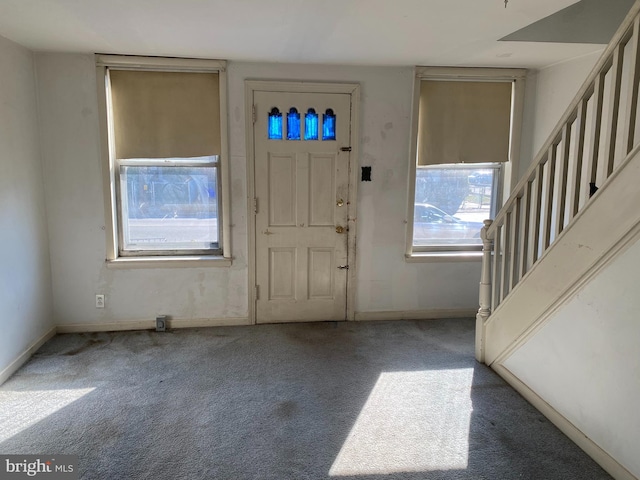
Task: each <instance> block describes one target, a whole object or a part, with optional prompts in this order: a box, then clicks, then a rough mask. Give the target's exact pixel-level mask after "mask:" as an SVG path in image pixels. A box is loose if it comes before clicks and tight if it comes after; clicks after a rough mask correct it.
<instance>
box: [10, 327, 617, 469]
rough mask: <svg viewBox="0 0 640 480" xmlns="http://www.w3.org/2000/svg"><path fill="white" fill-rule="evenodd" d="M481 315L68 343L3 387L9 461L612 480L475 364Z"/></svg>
mask: <svg viewBox="0 0 640 480" xmlns="http://www.w3.org/2000/svg"><path fill="white" fill-rule="evenodd" d="M473 328H474V321H473V320H467V319H463V320H426V321H402V322H380V323H319V324H297V325H265V326H254V327H220V328H208V329H192V330H175V331H173V332H167V333H155V332H147V331H142V332H126V333H97V334H68V335H58V336H56V337H55V338H53V339H52V340H51V341H49V342H48V343H47V344H46V345H44V346H43V347H42V348H41V349H40V350H39V351H38V352H37V353H36V355H35V356H34V357H33V358H32V359H31V360H30V361H29V362H28V363H27V364H26V365H25V366H24V367H23V368H22V369H20V370H19V371H18V372H17V373H16V374H15V375H14V376H13V377H12V378H11V379H10V380H9V381H7V382H6V383H5V384H4V385H3V386H2V387H0V453H2V454H14V453H15V454H27V453H34V454H76V455H79V458H80V466H79V470H80V474H81V475H80V477H81V478H85V479H110V480H118V479H233V480H240V479H274V480H276V479H277V480H283V479H296V480H297V479H314V480H316V479H328V478H332V479H337V480H378V479H408V480H418V479H443V480H449V479H487V480H496V479H498V480H500V479H535V480H541V479H559V480H560V479H562V480H571V479H576V480H577V479H580V480H587V479H605V478H610V477H609V476H608V475H607V474H606V473H605V472H604V471H603V470H602V469H601V468H600V467H599V466H598V465H597V464H595V463H594V462H593V461H592V460H591V459H590V458H589V457H587V456H586V454H584V453H583V452H582V451H581V450H580V449H579V448H578V447H576V446H575V445H574V444H573V443H572V442H571V441H570V440H569V439H568V438H566V437H565V436H564V435H563V434H562V433H561V432H560V431H558V430H557V429H556V428H555V427H554V426H553V425H552V424H551V423H550V422H549V421H547V420H546V419H545V418H544V417H543V416H542V415H541V414H540V413H538V412H537V411H536V410H535V409H534V408H533V407H531V406H530V405H529V404H528V403H527V402H526V401H525V400H524V399H522V397H520V396H519V395H518V394H517V393H516V392H515V391H514V390H512V389H511V388H510V387H509V386H507V385H506V384H505V383H504V382H503V381H502V380H501V379H500V378H499V377H498V376H497V375H496V374H495V373H493V372H492V371H491V370H490V369H488V368H487V367H485V366H483V365H480V364H478V363H476V362H475V360H474V358H473V341H474V332H473Z"/></svg>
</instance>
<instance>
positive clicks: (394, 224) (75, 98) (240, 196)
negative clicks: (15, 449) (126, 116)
mask: <svg viewBox="0 0 640 480" xmlns="http://www.w3.org/2000/svg"><path fill="white" fill-rule="evenodd" d="M36 59H37V65H38V85H39V92H40V97H41V105H42V108H41V111H42V113H41V129H42V147H43V151H44V152H45V155H44V168H45V174H46V198H47V203H48V205H50V208H49V215H48V221H49V229H50V238H51V251H52V252H53V253H52V272H53V288H54V299H55V300H54V311H55V318H56V322H58V323H60V324H70V323H100V322H112V321H116V322H118V321H126V320H138V319H152V318H153V317H154V316H155V315H156V314H158V313H165V314H167V315H171V316H173V317H176V318H243V317H246V316H247V314H248V306H247V284H248V280H249V279H248V278H247V272H248V270H247V237H246V234H247V210H246V208H247V207H246V205H247V204H246V194H247V192H246V190H247V189H246V161H247V157H246V151H245V150H246V144H245V133H246V132H245V119H244V80H245V79H278V80H282V79H290V80H313V81H336V82H358V83H360V84H361V94H362V104H361V105H362V106H361V112H360V114H361V125H360V135H361V136H360V146H361V159H360V162H359V163H360V164H361V165H370V166H372V167H373V173H372V179H373V181H372V182H369V183H360V185H359V198H358V248H357V268H358V282H357V285H356V291H357V301H356V310H357V311H359V312H376V311H407V310H408V311H415V310H429V309H460V308H462V309H474V308H476V305H477V295H478V294H477V288H478V281H479V272H480V264H479V263H478V262H472V263H464V262H461V263H429V264H409V263H406V262H405V260H404V245H405V243H404V242H405V232H406V225H405V219H406V210H407V178H408V167H409V160H408V149H409V123H410V118H409V117H410V107H411V94H412V82H413V71H412V69H411V68H369V67H339V66H326V65H273V64H254V63H236V62H230V63H229V66H228V85H229V87H228V88H229V92H228V96H229V137H230V150H231V152H230V154H231V168H230V174H231V196H232V204H231V211H232V215H231V216H232V220H231V223H232V224H233V225H234V227H233V230H232V248H233V256H234V261H233V266H232V267H231V268H173V269H125V270H113V269H108V268H106V266H105V263H104V258H105V238H104V232H103V230H102V228H103V226H104V205H103V201H102V198H103V197H102V192H101V185H102V183H101V177H100V170H99V162H100V159H99V130H98V118H97V105H96V79H95V69H94V60H93V57H92V56H89V55H73V54H39V55H37V57H36ZM95 293H104V294H105V295H106V308H105V309H104V310H96V309H95V307H94V295H95Z"/></svg>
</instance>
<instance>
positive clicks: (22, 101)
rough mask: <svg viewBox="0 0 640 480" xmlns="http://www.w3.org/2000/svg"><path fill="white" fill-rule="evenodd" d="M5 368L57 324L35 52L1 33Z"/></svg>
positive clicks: (0, 277) (0, 348)
mask: <svg viewBox="0 0 640 480" xmlns="http://www.w3.org/2000/svg"><path fill="white" fill-rule="evenodd" d="M0 65H2V67H1V68H0V106H1V107H0V205H2V208H0V232H2V234H1V235H0V315H2V320H1V326H2V334H0V372H2V371H3V370H5V368H7V367H8V366H9V365H10V364H11V363H12V362H13V361H15V360H17V359H18V357H19V356H20V354H22V353H23V352H24V351H26V350H27V348H29V347H30V346H31V345H32V344H34V343H35V342H36V341H37V340H38V339H40V338H41V337H42V336H43V335H45V333H46V332H48V331H49V330H50V329H51V328H52V327H53V322H52V318H51V275H50V268H49V247H48V242H47V228H46V221H45V203H44V192H43V186H42V167H41V163H40V150H39V147H38V122H37V118H38V117H37V101H36V86H35V75H34V62H33V56H32V54H31V52H29V51H28V50H26V49H25V48H23V47H21V46H19V45H17V44H15V43H12V42H10V41H9V40H6V39H4V38H2V37H0Z"/></svg>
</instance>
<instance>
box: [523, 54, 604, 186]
mask: <svg viewBox="0 0 640 480" xmlns="http://www.w3.org/2000/svg"><path fill="white" fill-rule="evenodd" d="M601 54H602V51H599V52H595V53H592V54H589V55H585V56H582V57H579V58H575V59H573V60H568V61H566V62H562V63H558V64H555V65H551V66H549V67H546V68H543V69H540V70H531V71H530V72H529V74H528V75H527V79H526V91H525V106H524V118H523V127H522V143H521V149H520V152H521V162H520V169H519V173H520V175H519V177H521V176H522V175H524V173H525V171H526V169H527V168H528V167H529V165H530V164H531V161H532V160H533V158H534V157H535V156H536V155H537V154H538V152H539V151H540V148H541V147H542V145H543V144H544V142H545V141H546V140H547V138H548V137H549V135H550V134H551V131H552V130H553V128H554V127H555V126H556V125H557V123H558V121H559V120H560V117H561V116H562V115H563V114H564V112H565V110H566V109H567V107H568V106H569V104H570V103H571V101H572V100H573V98H574V97H575V95H576V93H578V90H579V89H580V87H581V86H582V84H583V83H584V81H585V80H586V79H587V75H589V72H591V69H592V68H593V67H594V65H595V64H596V62H597V61H598V59H599V58H600V55H601Z"/></svg>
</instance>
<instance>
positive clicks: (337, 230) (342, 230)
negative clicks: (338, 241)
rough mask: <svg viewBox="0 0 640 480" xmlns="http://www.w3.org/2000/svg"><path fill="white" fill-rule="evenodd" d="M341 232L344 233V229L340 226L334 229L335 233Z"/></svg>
mask: <svg viewBox="0 0 640 480" xmlns="http://www.w3.org/2000/svg"><path fill="white" fill-rule="evenodd" d="M342 232H344V227H340V226H338V227H336V233H342Z"/></svg>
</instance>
